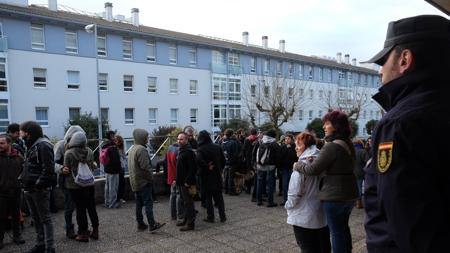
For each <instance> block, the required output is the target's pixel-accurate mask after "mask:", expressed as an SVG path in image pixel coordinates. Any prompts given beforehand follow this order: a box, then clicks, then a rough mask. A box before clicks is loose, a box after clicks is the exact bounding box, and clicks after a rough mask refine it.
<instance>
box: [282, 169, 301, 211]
mask: <svg viewBox="0 0 450 253" xmlns="http://www.w3.org/2000/svg"><path fill="white" fill-rule="evenodd" d="M302 178H303V177H302V176H301V175H300V173H298V172H293V173H292V175H291V179H290V180H289V190H288V194H287V195H288V198H287V201H286V204H284V208H285V209H286V210H289V209H292V208H294V207H295V206H296V205H297V204H298V202H300V198H301V196H300V189H301V187H302V186H301V185H302V184H303V180H302Z"/></svg>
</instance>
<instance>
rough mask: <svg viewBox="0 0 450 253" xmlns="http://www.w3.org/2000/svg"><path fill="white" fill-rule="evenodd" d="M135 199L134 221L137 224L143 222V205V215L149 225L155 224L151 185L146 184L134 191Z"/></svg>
mask: <svg viewBox="0 0 450 253" xmlns="http://www.w3.org/2000/svg"><path fill="white" fill-rule="evenodd" d="M134 197H135V199H136V221H137V223H138V224H144V216H143V215H142V208H143V207H145V215H146V216H147V222H148V224H149V225H150V226H153V225H155V218H154V217H153V198H152V185H151V184H147V185H146V186H144V187H142V189H140V190H139V191H137V192H135V193H134Z"/></svg>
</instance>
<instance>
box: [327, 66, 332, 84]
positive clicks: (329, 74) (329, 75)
mask: <svg viewBox="0 0 450 253" xmlns="http://www.w3.org/2000/svg"><path fill="white" fill-rule="evenodd" d="M332 74H333V73H332V71H331V69H329V70H328V82H330V83H331V80H332Z"/></svg>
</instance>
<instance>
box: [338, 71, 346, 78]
mask: <svg viewBox="0 0 450 253" xmlns="http://www.w3.org/2000/svg"><path fill="white" fill-rule="evenodd" d="M338 76H339V80H342V79H345V73H344V71H341V70H339V72H338Z"/></svg>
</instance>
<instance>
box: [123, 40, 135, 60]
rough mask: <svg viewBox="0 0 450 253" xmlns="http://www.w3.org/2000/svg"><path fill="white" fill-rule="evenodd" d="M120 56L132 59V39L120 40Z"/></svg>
mask: <svg viewBox="0 0 450 253" xmlns="http://www.w3.org/2000/svg"><path fill="white" fill-rule="evenodd" d="M122 56H123V58H124V59H125V60H131V59H133V41H132V40H131V39H123V40H122Z"/></svg>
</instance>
